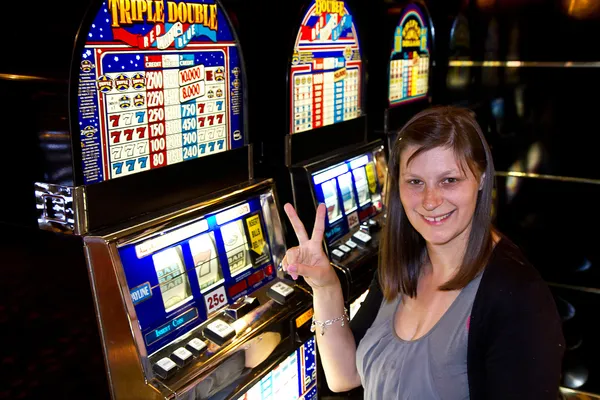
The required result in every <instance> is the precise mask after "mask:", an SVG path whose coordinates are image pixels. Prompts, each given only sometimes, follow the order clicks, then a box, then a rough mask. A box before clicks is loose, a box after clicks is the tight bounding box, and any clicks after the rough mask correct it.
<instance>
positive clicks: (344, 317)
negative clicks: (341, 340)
mask: <svg viewBox="0 0 600 400" xmlns="http://www.w3.org/2000/svg"><path fill="white" fill-rule="evenodd" d="M338 321H342V326H344V325H346V321H348V322H349V321H350V317H348V310H347V309H346V307H344V315H340V316H339V317H337V318H334V319H328V320H327V321H323V322H321V321H317V320H315V316H314V315H313V318H312V323H311V324H310V331H311V332H314V331H315V330H316V329H317V326H318V327H320V328H321V336H323V335H324V334H325V327H326V326H330V325H333V324H335V323H336V322H338Z"/></svg>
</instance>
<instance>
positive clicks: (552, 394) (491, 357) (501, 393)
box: [284, 107, 564, 400]
mask: <svg viewBox="0 0 600 400" xmlns="http://www.w3.org/2000/svg"><path fill="white" fill-rule="evenodd" d="M493 180H494V167H493V162H492V157H491V154H490V151H489V148H488V146H487V144H486V142H485V139H484V137H483V134H482V132H481V128H480V127H479V126H478V124H477V122H476V121H475V120H474V118H473V117H472V115H471V113H470V112H469V111H467V110H463V109H459V108H454V107H434V108H430V109H427V110H425V111H422V112H420V113H419V114H417V115H415V116H414V117H413V118H412V119H411V120H410V121H409V122H408V123H407V124H406V125H405V126H404V127H403V129H402V130H401V131H400V133H399V135H398V140H397V141H396V142H395V145H394V146H393V148H392V149H391V151H390V164H389V172H388V182H387V188H388V189H387V195H386V201H387V204H386V207H387V221H386V225H385V227H384V231H383V241H382V245H381V251H380V262H379V269H378V274H377V276H376V277H375V279H374V281H373V283H372V284H371V290H370V292H369V295H368V296H367V298H366V300H365V302H364V303H363V305H362V307H361V309H360V310H359V312H358V314H357V316H356V317H355V318H354V319H353V321H352V327H350V326H349V325H348V324H347V323H346V322H347V320H348V318H347V314H346V310H345V309H344V301H343V297H342V290H341V287H340V283H339V281H338V278H337V276H336V274H335V272H334V271H333V269H332V268H331V266H330V264H329V260H328V259H327V256H326V255H325V254H324V252H323V250H322V239H323V233H324V225H325V221H324V219H325V207H324V206H323V205H320V206H319V207H318V209H317V217H316V220H315V223H314V228H313V233H312V235H311V237H309V236H308V235H307V233H306V231H305V229H304V226H303V224H302V222H301V221H300V220H299V218H298V216H297V214H296V212H295V210H294V208H293V207H292V206H291V205H289V204H286V205H285V211H286V213H287V215H288V217H289V219H290V221H291V223H292V226H293V227H294V230H295V232H296V236H297V237H298V241H299V245H298V246H297V247H294V248H291V249H290V250H288V252H287V254H286V257H285V259H284V269H286V270H287V272H288V273H289V274H290V275H291V276H292V277H293V278H294V279H297V278H298V276H299V275H301V276H303V277H304V279H305V280H306V282H307V283H308V284H309V285H310V286H311V287H312V289H313V294H314V300H313V301H314V311H315V312H314V321H313V325H314V326H316V327H317V328H318V329H317V330H318V332H317V341H318V348H319V351H320V354H321V360H322V364H323V369H324V371H325V375H326V378H327V382H328V384H329V387H330V388H331V389H332V390H333V391H346V390H350V389H352V388H356V387H358V386H360V385H361V384H362V386H363V387H364V393H365V398H366V399H381V400H388V399H452V400H453V399H469V398H470V399H475V400H476V399H503V400H504V399H536V400H544V399H553V400H554V399H556V398H557V397H558V391H559V380H560V371H561V361H562V355H563V349H564V345H563V336H562V331H561V322H560V319H559V316H558V313H557V311H556V306H555V304H554V301H553V299H552V296H551V294H550V291H549V290H548V287H547V286H546V285H545V283H544V282H543V280H542V279H541V277H540V276H539V274H538V273H537V271H536V270H535V269H534V268H533V267H532V266H531V265H530V264H529V263H528V262H527V261H526V259H525V258H524V257H523V255H522V254H521V253H520V252H519V251H518V249H517V248H516V246H515V245H513V244H512V243H511V242H510V241H509V240H508V239H507V238H506V237H503V236H502V235H501V234H500V233H499V232H497V231H495V230H494V228H493V227H492V223H491V208H492V187H493Z"/></svg>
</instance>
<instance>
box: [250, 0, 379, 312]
mask: <svg viewBox="0 0 600 400" xmlns="http://www.w3.org/2000/svg"><path fill="white" fill-rule="evenodd" d="M349 3H350V2H347V1H321V0H313V1H310V0H309V1H300V0H298V1H293V2H292V3H291V4H289V6H290V8H289V9H288V10H290V11H289V12H286V13H283V14H282V13H280V12H279V11H281V10H280V7H279V6H278V5H277V3H275V2H268V4H265V6H264V7H262V8H261V9H260V12H259V13H258V14H253V12H255V13H256V12H257V10H254V9H253V8H252V7H251V5H250V4H248V5H247V8H246V9H245V10H244V12H243V13H241V15H245V16H247V18H246V20H245V22H244V21H240V25H242V26H243V27H242V32H244V30H245V32H244V35H242V36H243V37H244V39H243V41H244V40H245V41H246V42H243V43H250V44H249V46H254V47H252V48H253V50H255V54H259V53H260V52H261V51H262V52H263V53H260V54H264V56H263V57H262V58H257V59H258V60H260V61H259V62H253V63H251V62H249V63H248V71H249V72H248V74H249V76H250V75H252V76H253V78H252V79H251V80H250V81H249V91H250V92H251V93H253V94H254V95H256V97H253V99H254V101H253V102H252V103H251V106H255V107H257V109H258V110H259V111H258V112H256V113H250V117H249V118H250V121H251V122H250V123H251V124H253V125H255V126H256V127H257V132H256V134H257V135H259V137H260V139H258V141H260V147H259V146H257V148H256V149H255V150H256V153H255V159H256V160H257V161H256V165H257V167H256V173H257V175H261V174H262V175H265V176H266V175H269V174H275V176H276V181H277V189H278V193H279V198H280V199H281V204H284V203H287V202H289V203H292V204H293V205H294V206H295V208H296V210H297V212H298V215H299V216H300V218H301V219H302V221H303V222H304V223H305V224H306V226H307V229H310V228H311V225H312V223H313V221H314V218H315V213H316V208H317V205H318V203H319V202H323V203H325V204H327V208H328V214H327V222H326V225H327V226H326V229H327V234H326V236H327V239H326V240H325V241H324V246H325V249H326V252H327V253H328V255H329V257H330V260H331V262H332V264H333V265H334V268H335V269H336V272H337V273H338V275H339V277H340V281H341V282H342V286H343V289H344V296H345V300H346V302H347V303H348V305H349V304H350V303H352V302H353V301H354V300H356V299H357V298H358V297H359V296H360V295H361V294H362V293H364V291H365V290H366V289H367V287H368V285H369V283H370V282H371V279H372V276H373V274H374V271H375V268H376V266H377V261H378V260H377V248H378V243H379V231H380V228H381V225H382V224H383V216H384V214H385V211H384V207H383V201H382V196H381V191H382V189H383V183H384V182H383V178H382V177H383V176H384V175H385V169H386V159H385V152H384V151H383V141H381V140H380V141H368V140H367V135H366V133H367V115H366V112H365V110H366V109H365V101H364V100H365V99H364V93H365V84H366V71H365V69H366V53H365V52H364V51H363V48H362V42H361V41H360V32H359V30H358V27H359V25H360V22H359V17H358V16H357V15H358V14H360V12H358V10H359V8H358V6H359V4H358V3H357V4H356V6H357V7H356V8H353V7H352V5H351V4H349ZM258 15H260V16H261V18H262V19H265V18H266V19H267V20H268V21H269V23H268V32H274V33H275V34H272V35H269V38H268V39H269V44H270V45H269V48H268V51H266V50H264V49H261V48H259V47H257V46H259V44H262V43H263V42H264V39H265V31H261V30H258V29H256V27H255V23H256V20H257V18H258ZM255 16H256V17H255ZM271 17H272V18H271ZM244 24H245V25H244ZM244 26H245V28H244ZM284 99H285V101H284ZM252 121H254V122H252ZM342 170H343V171H342ZM285 221H286V223H287V219H285ZM286 232H287V235H288V236H287V238H288V243H294V242H295V241H296V238H295V237H294V236H293V230H292V229H291V226H289V225H287V230H286ZM301 281H302V280H299V282H301ZM305 287H306V288H307V289H310V288H309V287H308V285H306V286H305Z"/></svg>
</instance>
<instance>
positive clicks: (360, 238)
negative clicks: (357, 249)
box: [352, 231, 372, 246]
mask: <svg viewBox="0 0 600 400" xmlns="http://www.w3.org/2000/svg"><path fill="white" fill-rule="evenodd" d="M352 239H353V240H355V241H356V242H358V243H359V244H362V245H363V246H367V245H368V244H369V243H370V242H371V240H372V238H371V235H369V234H367V233H365V232H363V231H356V232H355V233H354V234H353V235H352Z"/></svg>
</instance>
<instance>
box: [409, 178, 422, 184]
mask: <svg viewBox="0 0 600 400" xmlns="http://www.w3.org/2000/svg"><path fill="white" fill-rule="evenodd" d="M408 183H409V184H410V185H420V184H421V181H420V180H418V179H410V180H409V181H408Z"/></svg>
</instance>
